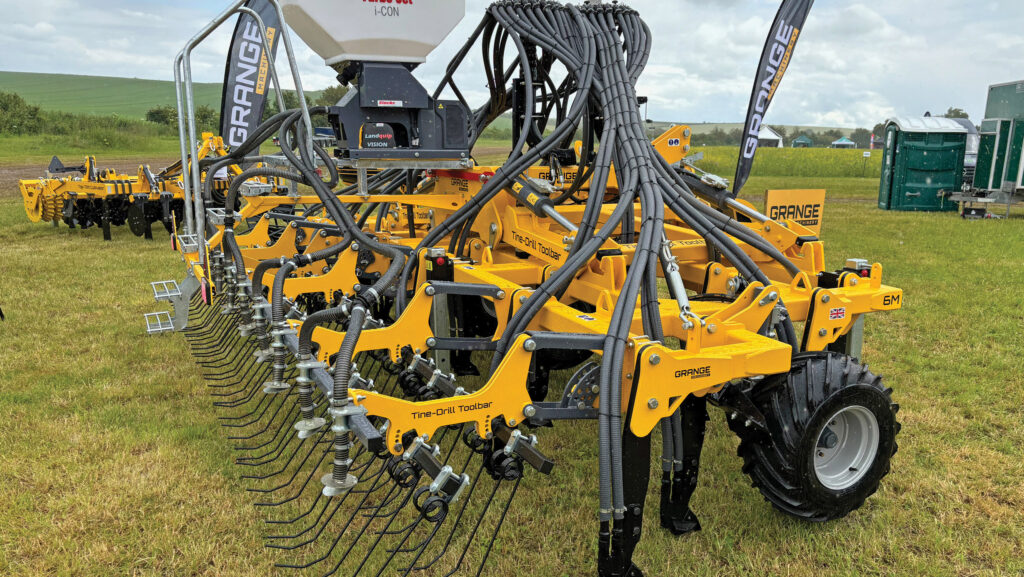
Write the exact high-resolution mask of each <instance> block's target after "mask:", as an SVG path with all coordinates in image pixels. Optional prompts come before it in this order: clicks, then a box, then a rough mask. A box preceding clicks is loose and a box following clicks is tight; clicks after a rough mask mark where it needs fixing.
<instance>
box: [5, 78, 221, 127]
mask: <svg viewBox="0 0 1024 577" xmlns="http://www.w3.org/2000/svg"><path fill="white" fill-rule="evenodd" d="M0 90H2V91H4V92H16V93H18V94H20V95H21V96H22V98H24V99H25V100H26V101H28V103H29V104H35V105H36V106H39V107H41V108H42V109H43V110H59V111H61V112H72V113H76V114H99V115H111V114H116V115H118V116H122V117H125V118H139V119H141V118H145V117H146V111H148V110H149V109H151V108H153V107H154V106H159V105H171V106H173V105H175V96H174V83H173V82H171V81H167V80H145V79H142V78H115V77H107V76H77V75H72V74H36V73H31V72H0ZM193 91H194V93H195V97H196V105H197V106H198V105H201V104H205V105H207V106H211V107H213V108H214V109H215V110H216V109H219V108H220V93H221V85H220V84H219V83H196V84H194V85H193Z"/></svg>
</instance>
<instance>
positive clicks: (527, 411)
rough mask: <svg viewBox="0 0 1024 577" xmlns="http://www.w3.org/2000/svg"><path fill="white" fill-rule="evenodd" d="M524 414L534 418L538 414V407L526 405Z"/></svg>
mask: <svg viewBox="0 0 1024 577" xmlns="http://www.w3.org/2000/svg"><path fill="white" fill-rule="evenodd" d="M523 414H524V415H526V416H527V418H529V417H533V416H534V415H536V414H537V407H534V406H533V405H526V408H525V409H523Z"/></svg>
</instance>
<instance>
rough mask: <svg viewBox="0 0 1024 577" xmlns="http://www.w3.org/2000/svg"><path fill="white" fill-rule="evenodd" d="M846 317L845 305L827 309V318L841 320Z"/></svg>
mask: <svg viewBox="0 0 1024 577" xmlns="http://www.w3.org/2000/svg"><path fill="white" fill-rule="evenodd" d="M845 318H846V307H843V308H838V309H832V310H830V311H828V320H830V321H841V320H843V319H845Z"/></svg>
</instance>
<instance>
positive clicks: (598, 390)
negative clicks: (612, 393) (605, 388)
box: [590, 385, 601, 395]
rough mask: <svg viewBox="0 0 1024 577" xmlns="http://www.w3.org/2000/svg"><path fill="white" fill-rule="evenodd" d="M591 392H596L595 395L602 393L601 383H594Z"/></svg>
mask: <svg viewBox="0 0 1024 577" xmlns="http://www.w3.org/2000/svg"><path fill="white" fill-rule="evenodd" d="M590 392H591V393H594V394H595V395H596V394H598V393H600V392H601V385H592V386H591V387H590Z"/></svg>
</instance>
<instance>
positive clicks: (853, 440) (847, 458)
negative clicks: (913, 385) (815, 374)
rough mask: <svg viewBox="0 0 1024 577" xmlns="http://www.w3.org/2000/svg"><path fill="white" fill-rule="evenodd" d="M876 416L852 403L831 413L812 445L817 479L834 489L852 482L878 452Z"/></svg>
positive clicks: (854, 482) (865, 469)
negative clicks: (816, 440)
mask: <svg viewBox="0 0 1024 577" xmlns="http://www.w3.org/2000/svg"><path fill="white" fill-rule="evenodd" d="M879 439H880V435H879V432H878V420H877V419H876V418H875V414H874V413H872V412H871V411H869V410H868V409H867V408H865V407H862V406H859V405H853V406H849V407H845V408H843V409H841V410H839V411H838V412H836V413H835V414H833V415H832V417H831V418H829V419H828V420H827V421H825V426H824V427H822V429H821V432H820V433H818V442H817V443H816V444H815V447H814V473H815V475H817V477H818V482H819V483H821V484H822V485H824V486H825V487H827V488H829V489H832V490H834V491H839V490H842V489H846V488H848V487H851V486H853V485H855V484H856V483H857V482H858V481H860V480H861V479H862V478H863V477H864V475H866V474H867V472H868V469H869V468H870V467H871V463H873V462H874V460H875V455H876V454H877V453H878V443H879Z"/></svg>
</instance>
